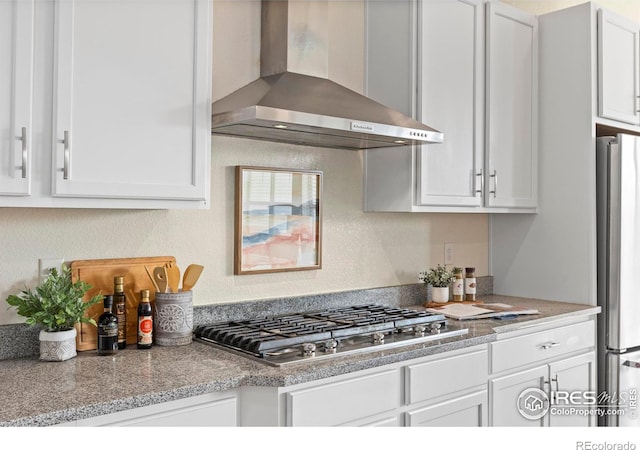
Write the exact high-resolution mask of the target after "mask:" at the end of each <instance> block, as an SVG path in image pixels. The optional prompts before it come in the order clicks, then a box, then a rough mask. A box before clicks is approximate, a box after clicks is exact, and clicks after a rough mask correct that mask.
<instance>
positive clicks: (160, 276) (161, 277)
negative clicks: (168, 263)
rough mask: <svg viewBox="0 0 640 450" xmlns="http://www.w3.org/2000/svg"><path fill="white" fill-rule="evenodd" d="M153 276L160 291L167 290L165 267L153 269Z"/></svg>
mask: <svg viewBox="0 0 640 450" xmlns="http://www.w3.org/2000/svg"><path fill="white" fill-rule="evenodd" d="M153 278H154V279H155V280H156V285H157V286H158V292H162V293H164V292H167V272H166V270H165V269H164V267H156V268H155V269H153Z"/></svg>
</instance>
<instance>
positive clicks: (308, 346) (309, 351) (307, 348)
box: [302, 342, 316, 356]
mask: <svg viewBox="0 0 640 450" xmlns="http://www.w3.org/2000/svg"><path fill="white" fill-rule="evenodd" d="M315 354H316V344H313V343H310V342H307V343H304V344H302V356H315Z"/></svg>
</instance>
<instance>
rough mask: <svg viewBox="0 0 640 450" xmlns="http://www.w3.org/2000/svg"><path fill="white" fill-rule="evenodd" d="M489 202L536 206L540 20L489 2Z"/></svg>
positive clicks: (499, 204)
mask: <svg viewBox="0 0 640 450" xmlns="http://www.w3.org/2000/svg"><path fill="white" fill-rule="evenodd" d="M486 48H487V90H486V107H487V113H486V122H487V123H486V131H487V138H486V147H485V152H486V161H487V171H486V174H485V180H486V181H487V183H486V186H487V192H486V204H487V206H490V207H506V208H535V207H536V205H537V191H538V186H537V177H538V170H537V167H538V149H537V148H538V146H537V142H538V106H537V105H538V22H537V19H536V18H535V17H533V16H531V15H530V14H527V13H525V12H522V11H520V10H517V9H515V8H513V7H510V6H507V5H504V4H502V3H497V2H491V3H488V4H487V45H486Z"/></svg>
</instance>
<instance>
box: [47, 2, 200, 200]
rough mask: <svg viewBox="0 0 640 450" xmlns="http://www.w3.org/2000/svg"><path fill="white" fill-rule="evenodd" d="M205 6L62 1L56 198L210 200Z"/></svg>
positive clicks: (57, 53) (56, 72)
mask: <svg viewBox="0 0 640 450" xmlns="http://www.w3.org/2000/svg"><path fill="white" fill-rule="evenodd" d="M207 3H208V2H207V1H206V0H203V1H198V0H161V1H153V2H151V1H137V2H131V1H127V0H118V1H113V0H109V1H107V0H94V1H87V0H84V1H83V0H76V1H69V0H67V1H59V2H58V7H57V11H56V19H55V20H56V28H55V30H56V31H55V33H56V34H55V38H56V41H55V50H54V52H55V53H54V54H55V68H54V77H55V81H54V85H55V92H54V102H55V104H54V117H53V119H54V127H53V130H54V131H53V134H54V136H53V147H54V152H55V157H54V168H53V170H54V182H53V195H54V196H72V197H109V198H152V199H186V200H205V199H206V197H207V190H208V186H207V183H206V180H207V178H208V176H209V173H208V170H209V167H208V165H207V164H206V161H207V158H208V152H209V145H210V144H209V145H208V143H209V142H210V139H211V129H210V126H209V121H208V120H207V119H208V115H209V110H210V107H209V99H210V94H209V91H210V85H211V82H210V78H209V76H208V75H209V74H210V70H209V65H210V58H209V52H208V42H209V41H210V40H211V37H210V34H209V33H210V27H209V26H207V25H208V22H209V21H210V17H209V16H210V9H209V7H208V4H207Z"/></svg>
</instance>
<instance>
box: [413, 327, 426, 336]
mask: <svg viewBox="0 0 640 450" xmlns="http://www.w3.org/2000/svg"><path fill="white" fill-rule="evenodd" d="M426 331H427V327H425V326H424V325H416V326H415V327H413V333H414V334H415V335H416V336H424V333H425V332H426Z"/></svg>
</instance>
